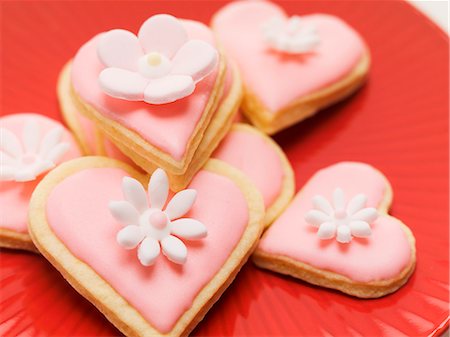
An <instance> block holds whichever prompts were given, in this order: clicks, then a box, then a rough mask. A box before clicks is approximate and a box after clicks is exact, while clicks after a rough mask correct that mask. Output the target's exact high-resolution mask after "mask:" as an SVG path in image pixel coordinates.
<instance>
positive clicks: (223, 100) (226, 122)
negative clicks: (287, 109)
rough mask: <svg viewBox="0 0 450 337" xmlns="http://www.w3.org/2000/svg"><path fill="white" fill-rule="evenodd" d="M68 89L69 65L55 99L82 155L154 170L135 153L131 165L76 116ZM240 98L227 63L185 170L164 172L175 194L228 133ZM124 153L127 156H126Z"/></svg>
mask: <svg viewBox="0 0 450 337" xmlns="http://www.w3.org/2000/svg"><path fill="white" fill-rule="evenodd" d="M70 86H71V83H70V63H69V64H67V65H66V66H65V67H64V68H63V70H62V71H61V74H60V77H59V81H58V98H59V102H60V106H61V111H62V113H63V117H64V120H65V121H66V123H67V125H68V126H69V128H70V129H71V130H72V132H73V133H74V135H75V136H76V137H77V139H78V140H79V142H80V144H81V145H82V148H83V149H84V151H85V153H86V154H90V155H101V156H107V157H110V158H114V159H118V160H120V161H123V162H126V163H127V164H132V163H134V162H136V163H137V164H138V166H141V167H144V168H145V170H146V171H147V172H153V171H154V170H155V169H156V168H157V167H158V166H157V165H155V164H153V163H149V161H148V159H147V158H146V157H143V156H140V155H138V154H137V153H135V154H134V155H133V160H134V162H133V160H131V159H130V158H129V157H128V156H129V155H130V154H129V152H128V150H127V147H126V146H124V145H123V144H117V145H115V144H114V143H112V142H111V141H110V139H109V138H108V136H107V135H106V134H105V133H103V132H102V131H101V130H100V128H99V127H98V126H96V124H95V123H94V122H92V121H91V120H90V119H88V118H87V117H85V116H84V115H83V114H82V113H80V110H81V108H80V107H79V105H77V102H76V100H75V99H74V97H73V95H67V93H68V92H70ZM241 98H242V83H241V79H240V76H239V72H238V71H237V69H236V66H233V65H232V64H229V65H228V66H227V70H226V74H225V80H224V88H223V92H222V95H221V97H220V100H219V104H218V106H217V107H216V109H215V111H214V113H213V115H212V120H211V122H210V123H209V125H208V126H207V128H206V129H205V131H204V135H203V138H202V141H201V143H200V144H199V146H198V148H197V149H196V151H195V152H194V154H193V157H192V160H191V163H190V164H189V167H188V169H187V170H186V171H185V172H184V173H181V174H179V173H170V172H167V173H168V175H169V177H170V184H171V188H172V189H173V190H176V191H177V190H180V189H182V188H185V187H186V186H187V185H188V184H189V182H190V180H191V179H192V177H193V176H194V175H195V173H196V172H197V171H198V170H199V169H200V168H201V167H202V166H203V165H204V164H205V163H206V161H207V160H208V159H209V157H210V156H211V153H212V152H213V151H214V149H215V148H216V147H217V145H218V144H219V142H220V141H221V140H222V138H223V137H224V136H225V134H226V133H227V132H228V131H229V129H230V127H231V124H232V122H233V119H234V116H235V114H236V111H237V109H238V107H239V104H240V102H241ZM124 153H128V156H126V155H125V154H124Z"/></svg>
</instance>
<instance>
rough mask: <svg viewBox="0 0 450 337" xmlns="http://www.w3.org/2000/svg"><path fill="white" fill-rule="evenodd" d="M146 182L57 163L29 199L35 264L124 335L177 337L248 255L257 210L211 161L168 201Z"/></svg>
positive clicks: (234, 176) (160, 180)
mask: <svg viewBox="0 0 450 337" xmlns="http://www.w3.org/2000/svg"><path fill="white" fill-rule="evenodd" d="M146 180H147V179H146V177H144V176H142V175H141V174H140V173H139V172H138V171H136V170H134V169H133V168H132V167H130V166H128V165H126V164H123V163H120V162H118V161H115V160H111V159H106V158H103V157H90V158H81V159H78V160H74V161H71V162H69V163H66V164H65V165H62V166H60V167H58V168H57V169H56V170H54V171H52V172H51V174H49V175H47V176H46V177H45V179H44V180H43V181H42V183H41V184H40V185H39V186H38V188H37V189H36V192H35V194H34V195H33V199H32V202H31V206H30V207H31V208H30V221H31V223H30V230H31V233H32V236H33V239H34V241H35V243H36V245H37V247H38V248H39V250H40V251H41V252H43V253H45V254H43V255H44V256H46V257H47V258H48V259H49V261H50V262H51V263H52V264H53V265H54V266H55V267H56V268H57V269H58V270H59V271H60V272H61V273H62V274H63V275H64V276H65V278H66V279H67V280H68V281H69V282H70V284H71V285H72V286H73V287H74V288H75V289H76V290H78V291H79V292H80V293H81V294H82V295H83V296H85V297H86V298H87V299H88V300H90V301H91V302H92V303H93V304H94V305H95V306H97V307H98V308H99V309H100V311H101V312H103V313H104V314H105V315H106V317H107V318H108V319H109V320H110V321H111V322H112V323H113V324H115V325H116V326H117V327H118V328H119V329H120V330H121V331H122V332H123V333H124V334H126V335H132V336H159V335H165V336H167V335H170V336H180V335H187V334H188V333H189V332H190V331H191V330H192V329H193V328H194V327H195V325H196V324H197V323H198V322H199V321H200V320H201V319H202V318H203V316H204V315H205V313H206V312H207V310H208V309H209V308H210V307H211V306H212V304H213V303H214V302H215V301H216V300H217V299H218V297H219V296H220V294H221V293H222V292H223V291H224V290H225V288H226V287H227V286H228V284H229V283H230V282H231V280H232V279H233V278H234V276H235V275H236V273H237V272H238V271H239V269H240V267H241V266H242V265H243V263H244V262H245V261H246V259H247V258H248V256H249V255H250V254H251V252H252V249H253V248H254V247H255V245H256V243H257V240H258V238H259V236H260V234H261V232H262V228H263V225H262V221H263V214H264V207H263V202H262V199H261V196H260V195H259V192H258V191H257V190H256V188H255V187H253V185H252V184H251V183H250V182H248V180H247V179H246V178H245V176H244V175H243V174H242V173H240V172H239V171H237V170H236V169H233V168H232V167H230V166H228V165H226V164H224V163H222V162H220V161H214V160H211V161H210V162H208V164H207V165H206V166H205V168H204V169H203V170H201V171H199V172H198V173H197V175H196V176H195V177H194V179H193V180H192V182H191V184H190V185H189V187H188V189H186V190H183V191H181V192H178V193H177V194H173V193H172V192H169V191H168V185H169V182H168V180H167V175H166V174H165V173H164V171H162V170H161V169H158V170H156V171H155V172H154V173H153V175H152V176H151V179H150V181H149V183H148V184H147V182H146ZM92 224H95V225H94V226H93V225H92ZM87 237H88V238H89V240H86V238H87ZM146 294H147V295H148V294H150V295H149V296H147V295H146Z"/></svg>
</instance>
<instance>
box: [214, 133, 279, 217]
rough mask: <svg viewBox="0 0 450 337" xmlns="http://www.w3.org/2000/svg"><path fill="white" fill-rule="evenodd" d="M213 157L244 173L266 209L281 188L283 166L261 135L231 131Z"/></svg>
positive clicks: (272, 148)
mask: <svg viewBox="0 0 450 337" xmlns="http://www.w3.org/2000/svg"><path fill="white" fill-rule="evenodd" d="M212 157H213V158H217V159H220V160H223V161H224V162H226V163H228V164H230V165H232V166H234V167H236V168H238V169H239V170H241V171H242V172H244V173H245V175H246V176H247V177H248V178H249V179H250V180H251V181H252V182H253V183H254V184H255V185H256V187H257V188H258V190H259V191H260V192H261V194H262V196H263V199H264V204H265V206H266V208H267V207H270V206H271V205H272V203H273V202H274V201H275V200H276V198H277V197H278V196H279V194H280V192H281V189H282V188H283V178H284V170H283V166H282V163H281V160H280V156H279V155H278V153H277V152H276V151H275V149H274V147H273V146H272V145H271V144H269V143H268V142H267V141H266V140H264V138H263V137H262V136H259V135H257V134H256V133H254V132H249V131H245V130H232V131H230V132H229V133H228V134H227V136H226V137H225V138H224V140H223V141H222V143H220V146H219V147H218V148H217V150H216V151H215V152H214V153H213V155H212Z"/></svg>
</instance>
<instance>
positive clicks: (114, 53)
mask: <svg viewBox="0 0 450 337" xmlns="http://www.w3.org/2000/svg"><path fill="white" fill-rule="evenodd" d="M97 54H98V57H99V59H100V61H101V62H102V63H103V64H104V65H105V66H106V67H115V68H122V69H127V70H131V71H137V70H138V60H139V58H140V57H142V56H143V55H144V53H143V51H142V47H141V45H140V43H139V40H138V38H137V36H136V35H134V34H133V33H131V32H129V31H127V30H123V29H114V30H111V31H109V32H106V33H103V34H102V35H101V36H100V38H99V40H98V45H97Z"/></svg>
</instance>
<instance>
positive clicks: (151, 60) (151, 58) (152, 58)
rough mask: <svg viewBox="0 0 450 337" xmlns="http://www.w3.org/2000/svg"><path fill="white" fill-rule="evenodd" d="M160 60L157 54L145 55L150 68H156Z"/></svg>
mask: <svg viewBox="0 0 450 337" xmlns="http://www.w3.org/2000/svg"><path fill="white" fill-rule="evenodd" d="M161 61H162V58H161V55H160V54H159V53H155V52H151V53H150V54H148V55H147V63H148V64H149V65H150V66H152V67H156V66H159V65H160V64H161Z"/></svg>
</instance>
